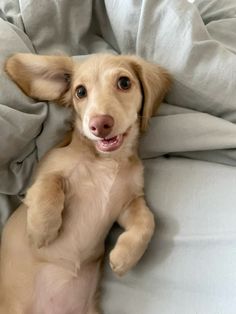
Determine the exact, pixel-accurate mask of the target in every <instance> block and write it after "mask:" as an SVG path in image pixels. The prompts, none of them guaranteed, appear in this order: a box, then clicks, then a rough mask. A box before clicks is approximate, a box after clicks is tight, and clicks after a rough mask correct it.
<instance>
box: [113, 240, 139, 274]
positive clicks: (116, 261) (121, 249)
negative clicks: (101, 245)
mask: <svg viewBox="0 0 236 314" xmlns="http://www.w3.org/2000/svg"><path fill="white" fill-rule="evenodd" d="M136 262H137V260H136V258H134V256H133V254H132V252H131V250H129V248H128V247H126V246H122V245H119V246H117V247H115V248H114V249H113V250H112V251H111V253H110V266H111V269H112V270H113V272H114V273H115V274H117V275H118V276H123V275H124V274H125V273H126V272H128V271H129V270H130V269H131V268H132V267H133V266H134V265H135V264H136Z"/></svg>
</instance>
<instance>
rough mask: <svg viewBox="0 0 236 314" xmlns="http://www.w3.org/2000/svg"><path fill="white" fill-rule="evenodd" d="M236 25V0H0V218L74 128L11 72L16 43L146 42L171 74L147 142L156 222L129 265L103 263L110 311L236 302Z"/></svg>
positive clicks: (98, 47)
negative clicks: (116, 270)
mask: <svg viewBox="0 0 236 314" xmlns="http://www.w3.org/2000/svg"><path fill="white" fill-rule="evenodd" d="M235 30H236V3H235V0H211V1H210V0H209V1H205V0H196V1H195V2H194V1H190V2H189V1H187V0H171V1H170V0H158V1H155V0H143V1H119V0H103V1H99V0H97V1H93V0H86V1H85V0H80V1H78V0H70V1H66V0H62V1H57V0H51V1H47V0H42V1H37V0H1V1H0V42H1V45H0V134H1V136H0V147H1V149H0V221H1V227H2V226H3V225H4V223H5V221H6V219H7V217H8V216H9V215H10V213H11V212H12V210H14V209H15V208H16V207H17V205H18V204H19V202H20V200H21V199H22V197H23V196H24V192H25V190H26V188H27V186H28V185H29V184H30V180H31V177H32V173H33V170H34V168H35V166H36V165H37V163H38V161H39V160H40V159H41V158H42V156H43V155H44V154H45V153H46V152H47V151H48V150H49V149H50V148H51V147H52V146H53V145H55V144H56V143H57V142H58V141H59V140H60V139H61V138H62V137H63V134H64V133H65V132H66V131H67V130H68V129H69V128H70V111H69V110H68V109H65V108H61V107H58V106H56V105H55V104H53V103H50V104H49V103H44V102H35V101H34V100H32V99H30V98H27V97H26V96H25V95H24V94H23V93H22V92H21V91H20V90H19V89H18V88H17V87H16V86H15V85H14V84H13V83H12V82H11V81H10V80H9V79H8V77H7V75H6V74H5V73H4V61H5V59H6V58H7V57H8V56H9V55H11V54H13V53H14V52H33V53H37V54H68V55H71V56H73V57H74V58H78V59H80V58H83V57H86V55H89V54H92V53H97V52H111V53H118V54H119V53H123V54H138V55H140V56H142V57H144V58H146V59H148V60H150V61H153V62H157V63H159V64H161V65H162V66H164V67H165V68H167V69H168V70H169V72H170V73H171V74H172V76H173V78H174V82H173V86H172V89H171V91H170V92H169V94H168V95H167V97H166V99H165V103H163V104H162V105H161V108H160V110H159V112H158V113H157V114H156V116H155V117H153V118H152V119H151V122H150V126H149V130H148V132H147V133H146V134H145V135H143V137H142V139H141V143H140V154H141V156H142V158H143V160H144V165H145V189H146V197H147V201H148V204H149V205H150V207H151V208H152V210H153V211H154V213H155V217H156V223H157V228H156V233H155V236H154V238H153V240H152V242H151V245H150V247H149V249H148V251H147V253H146V254H145V256H144V258H143V259H142V261H141V262H140V263H139V264H138V265H137V266H136V267H135V269H133V270H132V271H131V272H130V273H129V274H128V275H126V276H125V277H123V278H116V277H115V276H114V275H113V274H112V272H111V270H110V269H109V266H108V263H107V262H106V263H105V279H104V281H103V284H102V290H103V308H104V313H109V314H126V313H127V314H128V313H129V314H131V313H135V314H144V313H147V314H158V313H161V314H235V313H236V301H235V295H236V267H235V266H236V210H235V207H236V193H235V191H236V168H235V165H236V150H235V148H236V125H235V123H236V55H235V53H236V31H235ZM119 232H120V231H119V229H118V228H116V227H115V228H114V229H113V231H112V232H111V235H110V236H109V238H108V241H107V250H108V251H109V248H110V247H111V246H112V245H113V244H114V241H115V239H116V237H117V234H118V233H119Z"/></svg>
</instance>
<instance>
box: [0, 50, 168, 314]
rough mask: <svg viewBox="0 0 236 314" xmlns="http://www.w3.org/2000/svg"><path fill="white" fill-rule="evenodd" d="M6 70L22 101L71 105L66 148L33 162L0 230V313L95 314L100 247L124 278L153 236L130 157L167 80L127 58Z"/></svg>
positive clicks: (18, 59) (41, 59)
mask: <svg viewBox="0 0 236 314" xmlns="http://www.w3.org/2000/svg"><path fill="white" fill-rule="evenodd" d="M6 71H7V73H8V74H9V75H10V77H11V78H12V79H13V80H14V81H15V82H16V83H17V84H18V86H19V87H20V88H21V89H22V90H23V91H24V92H25V93H26V94H27V95H29V96H30V97H33V98H35V99H40V100H51V101H56V102H58V103H60V104H63V105H67V106H72V108H73V111H74V131H73V134H72V139H71V142H70V143H69V144H68V145H67V146H64V147H60V148H59V147H57V148H54V149H53V150H51V151H50V152H49V153H48V154H47V155H46V156H45V158H44V159H43V160H42V161H41V163H40V165H39V168H38V171H37V173H36V175H35V178H34V182H33V184H32V186H31V187H30V188H29V190H28V192H27V194H26V197H25V199H24V202H23V204H22V205H21V206H20V207H19V208H18V209H17V210H16V211H15V213H14V214H13V215H12V216H11V218H10V219H9V221H8V223H7V225H6V226H5V228H4V231H3V236H2V244H1V290H0V291H1V296H0V313H1V314H96V313H100V311H99V306H98V296H97V290H98V281H99V278H100V273H101V269H100V268H101V265H100V264H101V260H102V258H103V253H104V240H105V238H106V236H107V234H108V231H109V230H110V228H111V226H112V225H113V223H114V222H115V221H117V222H118V223H119V224H120V225H121V227H122V228H124V232H123V233H122V234H121V235H120V236H119V238H118V240H117V243H116V245H115V247H114V249H113V250H112V251H111V253H110V265H111V268H112V270H113V271H114V272H115V273H116V274H118V275H123V274H124V273H126V272H127V271H128V270H129V269H130V268H131V267H133V266H134V265H135V264H136V263H137V262H138V260H139V259H140V258H141V256H142V255H143V253H144V251H145V250H146V248H147V245H148V243H149V241H150V239H151V237H152V234H153V231H154V219H153V214H152V213H151V212H150V210H149V209H148V207H147V205H146V203H145V200H144V196H143V167H142V163H141V161H140V160H139V158H138V156H137V139H138V135H139V130H140V129H141V130H145V129H146V128H147V125H148V119H149V118H150V117H151V115H152V113H153V112H154V111H155V110H156V108H157V106H158V105H159V104H160V102H161V100H162V99H163V97H164V94H165V93H166V91H167V89H168V88H169V84H170V80H169V76H168V74H167V73H166V72H165V71H164V70H163V69H162V68H160V67H159V66H157V65H155V64H151V63H148V62H146V61H144V60H142V59H141V58H138V57H134V56H113V55H95V56H92V57H90V58H88V59H87V60H86V61H84V62H83V63H81V64H80V63H76V62H74V61H73V60H72V59H71V58H69V57H64V56H55V57H54V56H36V55H32V54H16V55H14V56H12V57H11V58H9V59H8V61H7V63H6Z"/></svg>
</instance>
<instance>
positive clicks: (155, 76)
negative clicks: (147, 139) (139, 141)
mask: <svg viewBox="0 0 236 314" xmlns="http://www.w3.org/2000/svg"><path fill="white" fill-rule="evenodd" d="M128 58H129V60H130V62H131V64H132V66H133V69H134V71H135V73H136V75H137V76H138V79H139V81H140V85H141V88H142V93H143V103H142V108H141V112H140V117H141V121H140V128H141V131H145V130H146V129H147V127H148V121H149V119H150V117H151V116H152V115H153V114H154V113H155V112H156V110H157V108H158V107H159V105H160V104H161V102H162V100H163V98H164V96H165V94H166V93H167V91H168V90H169V88H170V85H171V78H170V75H169V74H168V72H167V71H166V70H165V69H163V68H162V67H160V66H159V65H157V64H154V63H150V62H148V61H145V60H144V59H142V58H140V57H137V56H129V57H128Z"/></svg>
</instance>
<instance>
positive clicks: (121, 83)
mask: <svg viewBox="0 0 236 314" xmlns="http://www.w3.org/2000/svg"><path fill="white" fill-rule="evenodd" d="M117 87H118V88H119V89H121V90H127V89H130V87H131V81H130V79H129V78H128V77H127V76H121V77H120V78H119V79H118V82H117Z"/></svg>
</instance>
